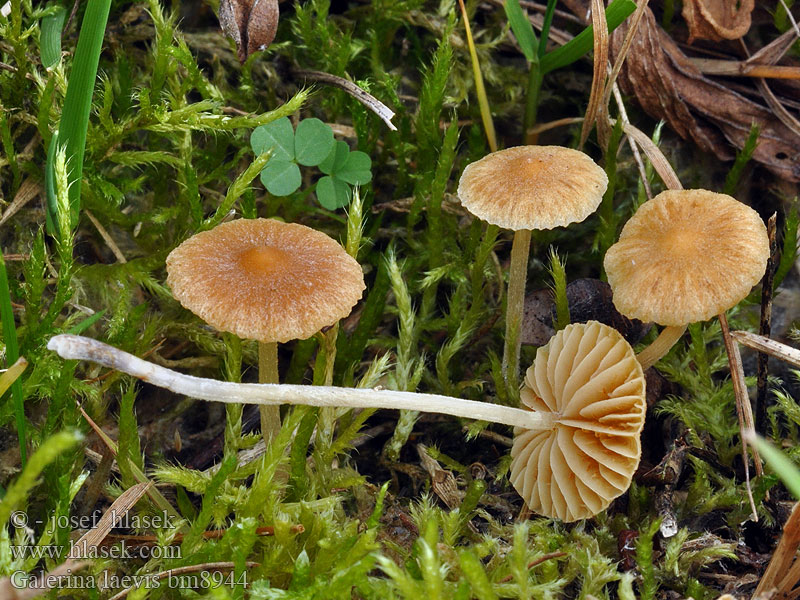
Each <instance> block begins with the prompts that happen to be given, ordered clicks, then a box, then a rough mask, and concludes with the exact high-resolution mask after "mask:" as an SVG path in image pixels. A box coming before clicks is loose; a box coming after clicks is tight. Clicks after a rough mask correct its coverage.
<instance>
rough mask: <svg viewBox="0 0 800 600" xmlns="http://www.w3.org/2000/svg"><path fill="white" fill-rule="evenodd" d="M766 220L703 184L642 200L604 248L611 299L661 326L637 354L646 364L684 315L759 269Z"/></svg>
mask: <svg viewBox="0 0 800 600" xmlns="http://www.w3.org/2000/svg"><path fill="white" fill-rule="evenodd" d="M768 257H769V239H768V237H767V228H766V227H765V226H764V223H763V221H762V220H761V217H759V216H758V213H757V212H756V211H754V210H753V209H752V208H750V207H749V206H746V205H745V204H742V203H741V202H739V201H738V200H736V199H734V198H731V197H730V196H727V195H725V194H717V193H715V192H709V191H707V190H668V191H665V192H661V193H660V194H659V195H658V196H656V197H655V198H653V199H652V200H650V201H648V202H645V203H644V204H642V206H641V207H640V208H639V210H638V211H636V214H634V215H633V217H631V218H630V220H629V221H628V222H627V223H626V224H625V227H623V229H622V233H621V234H620V236H619V241H618V242H617V243H616V244H614V245H613V246H611V248H609V249H608V252H607V253H606V256H605V262H604V266H605V270H606V274H607V275H608V283H609V284H610V285H611V289H612V291H613V294H614V305H615V306H616V307H617V310H619V312H621V313H622V314H623V315H625V316H626V317H629V318H632V319H639V320H641V321H644V322H648V321H655V322H656V323H659V324H660V325H665V326H666V327H665V328H664V330H663V331H662V332H661V334H660V335H659V337H658V338H657V339H656V340H655V341H654V342H653V343H652V344H651V345H650V346H648V347H647V348H646V349H645V350H644V351H642V352H641V354H640V355H639V361H640V362H641V363H642V366H643V367H644V368H645V369H647V368H648V367H650V366H652V365H654V364H655V363H656V362H657V361H658V360H659V359H660V358H661V357H662V356H664V355H665V354H666V353H667V352H668V351H669V349H670V348H671V347H672V346H673V345H674V344H675V342H677V341H678V339H680V337H681V336H682V335H683V332H684V331H686V326H687V325H688V324H689V323H694V322H697V321H705V320H707V319H710V318H711V317H713V316H714V315H717V314H721V313H724V312H725V311H726V310H728V309H729V308H732V307H733V306H735V305H736V304H738V303H739V301H741V300H742V299H743V298H744V297H745V296H747V294H748V293H749V292H750V290H751V289H752V288H753V286H754V285H756V284H757V283H758V282H759V281H760V279H761V278H762V277H763V275H764V271H765V269H766V266H767V258H768Z"/></svg>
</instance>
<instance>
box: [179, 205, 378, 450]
mask: <svg viewBox="0 0 800 600" xmlns="http://www.w3.org/2000/svg"><path fill="white" fill-rule="evenodd" d="M167 272H168V276H167V284H168V285H169V287H170V289H171V290H172V293H173V295H174V296H175V298H176V299H177V300H178V301H179V302H180V303H181V304H182V305H183V306H184V307H186V308H188V309H189V310H191V311H192V312H193V313H195V314H196V315H197V316H199V317H200V318H201V319H203V320H204V321H206V322H207V323H208V324H209V325H212V326H213V327H215V328H216V329H218V330H219V331H228V332H230V333H235V334H236V335H238V336H239V337H241V338H245V339H251V340H258V341H259V381H260V382H261V383H277V382H278V351H277V342H288V341H290V340H294V339H306V338H308V337H311V336H312V335H314V334H315V333H316V332H317V331H319V330H320V329H322V328H323V327H328V326H330V325H333V324H334V323H336V322H337V321H339V319H342V318H344V317H346V316H347V315H349V314H350V311H351V310H352V308H353V306H355V304H356V303H357V302H358V300H359V299H360V298H361V294H362V292H363V291H364V287H365V286H364V275H363V272H362V270H361V266H360V265H359V264H358V262H356V260H355V259H353V258H352V257H351V256H350V255H349V254H347V252H345V251H344V249H342V247H341V246H340V245H339V244H338V243H337V242H336V241H335V240H333V239H332V238H330V237H328V236H327V235H325V234H324V233H322V232H319V231H316V230H314V229H311V228H310V227H306V226H305V225H298V224H295V223H283V222H281V221H276V220H275V219H239V220H236V221H230V222H229V223H223V224H222V225H219V226H217V227H215V228H214V229H211V230H209V231H203V232H201V233H198V234H197V235H194V236H192V237H190V238H189V239H187V240H186V241H185V242H183V243H182V244H181V245H180V246H178V247H177V248H175V249H174V250H173V251H172V252H171V253H170V255H169V256H168V257H167ZM278 427H280V417H279V414H278V407H266V406H265V407H262V432H263V434H264V436H265V438H267V437H270V436H271V435H273V434H274V433H275V432H276V431H277V429H278Z"/></svg>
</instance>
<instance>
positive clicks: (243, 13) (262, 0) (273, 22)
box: [219, 0, 279, 62]
mask: <svg viewBox="0 0 800 600" xmlns="http://www.w3.org/2000/svg"><path fill="white" fill-rule="evenodd" d="M278 16H279V15H278V0H255V1H253V0H222V1H221V2H220V4H219V24H220V26H221V27H222V32H223V33H224V34H225V35H227V36H228V37H229V38H231V39H232V40H233V41H234V43H235V44H236V50H237V55H238V57H239V61H240V62H244V61H245V60H246V59H247V57H248V56H250V55H251V54H252V53H253V52H256V51H258V50H263V49H264V48H266V47H267V46H269V45H270V43H271V42H272V40H274V39H275V33H276V32H277V31H278Z"/></svg>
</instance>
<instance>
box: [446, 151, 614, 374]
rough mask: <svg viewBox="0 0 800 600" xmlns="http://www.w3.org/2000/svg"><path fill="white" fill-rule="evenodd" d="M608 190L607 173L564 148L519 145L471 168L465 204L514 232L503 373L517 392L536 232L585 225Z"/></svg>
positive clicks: (463, 189) (464, 184) (464, 181)
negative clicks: (533, 241) (526, 293)
mask: <svg viewBox="0 0 800 600" xmlns="http://www.w3.org/2000/svg"><path fill="white" fill-rule="evenodd" d="M607 186H608V177H606V174H605V171H603V169H601V168H600V167H598V166H597V165H596V164H595V163H594V161H593V160H592V159H591V158H589V157H588V156H587V155H586V154H584V153H583V152H579V151H578V150H572V149H570V148H562V147H561V146H517V147H515V148H507V149H506V150H500V151H498V152H493V153H491V154H489V155H487V156H485V157H483V158H482V159H480V160H478V161H476V162H474V163H472V164H470V165H467V167H466V169H464V173H463V174H462V175H461V180H460V181H459V184H458V197H459V199H460V200H461V204H463V205H464V208H466V209H467V210H468V211H470V212H471V213H472V214H474V215H475V216H476V217H478V218H480V219H483V220H484V221H487V222H489V223H491V224H492V225H498V226H499V227H504V228H506V229H512V230H514V243H513V245H512V248H511V267H510V272H509V280H508V306H507V309H506V335H505V345H504V349H503V373H504V375H505V377H506V383H507V384H508V385H509V387H511V388H513V389H516V386H517V379H518V378H517V372H518V369H519V352H520V336H519V331H520V326H521V322H522V311H523V304H524V300H525V280H526V279H527V272H528V257H529V255H530V243H531V230H532V229H553V228H554V227H563V226H566V225H569V224H570V223H576V222H578V221H583V220H584V219H585V218H586V217H588V216H589V215H590V214H592V213H593V212H594V211H595V210H597V207H598V205H599V204H600V201H601V200H602V199H603V194H604V193H605V191H606V187H607Z"/></svg>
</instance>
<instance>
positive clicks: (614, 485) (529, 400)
mask: <svg viewBox="0 0 800 600" xmlns="http://www.w3.org/2000/svg"><path fill="white" fill-rule="evenodd" d="M520 399H521V400H522V403H523V404H524V405H525V406H527V407H528V408H530V409H531V410H534V411H541V412H550V413H552V414H554V415H557V418H556V419H555V423H554V427H553V429H551V430H549V431H542V430H539V431H536V430H532V429H528V430H524V429H521V428H516V429H515V430H514V445H513V446H512V448H511V458H512V461H511V475H510V479H511V483H512V484H513V485H514V487H515V488H516V489H517V491H518V492H519V494H520V495H521V496H522V497H523V498H524V499H525V502H526V503H527V505H528V506H529V507H530V509H531V510H533V511H535V512H538V513H541V514H545V515H548V516H555V517H558V518H559V519H561V520H563V521H568V522H569V521H575V520H577V519H584V518H586V517H589V516H592V515H595V514H597V513H598V512H600V511H601V510H603V509H604V508H606V507H607V506H608V505H609V504H610V503H611V501H612V500H613V499H614V498H616V497H617V496H619V495H620V494H622V493H623V492H625V490H627V489H628V486H629V485H630V482H631V478H632V477H633V473H634V472H635V471H636V467H637V466H638V465H639V457H640V456H641V453H642V450H641V443H640V441H639V434H640V433H641V431H642V427H643V426H644V417H645V411H646V409H647V405H646V402H645V380H644V373H643V371H642V367H641V365H640V364H639V362H638V361H637V360H636V355H635V353H634V351H633V348H631V346H630V344H628V342H626V341H625V338H623V337H622V334H620V333H619V332H618V331H617V330H616V329H613V328H611V327H609V326H607V325H603V324H602V323H599V322H597V321H589V322H587V323H579V324H572V325H567V326H566V327H565V328H564V329H562V330H561V331H559V332H558V333H556V334H555V335H554V336H553V338H552V339H551V340H550V341H549V342H548V343H547V345H546V346H542V347H541V348H539V349H538V351H537V352H536V360H535V361H534V363H533V365H532V366H531V367H530V368H529V369H528V371H527V373H526V374H525V385H524V386H523V388H522V392H521V394H520Z"/></svg>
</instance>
